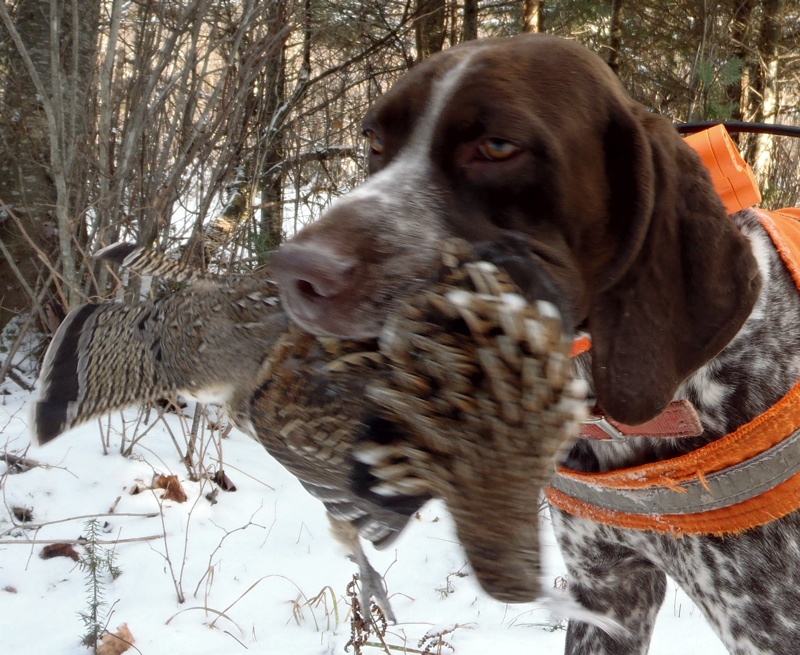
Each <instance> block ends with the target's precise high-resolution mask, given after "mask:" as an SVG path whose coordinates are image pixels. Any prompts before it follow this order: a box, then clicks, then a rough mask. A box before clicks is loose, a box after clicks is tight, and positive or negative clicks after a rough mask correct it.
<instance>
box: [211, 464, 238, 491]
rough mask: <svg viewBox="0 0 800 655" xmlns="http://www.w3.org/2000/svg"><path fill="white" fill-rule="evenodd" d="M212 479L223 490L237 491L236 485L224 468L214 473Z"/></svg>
mask: <svg viewBox="0 0 800 655" xmlns="http://www.w3.org/2000/svg"><path fill="white" fill-rule="evenodd" d="M211 479H212V480H213V481H214V482H216V483H217V484H218V485H219V488H220V489H222V490H223V491H236V485H235V484H233V482H232V481H231V479H230V478H229V477H228V474H227V473H225V471H223V470H222V469H220V470H219V471H217V472H216V473H214V475H213V477H212V478H211Z"/></svg>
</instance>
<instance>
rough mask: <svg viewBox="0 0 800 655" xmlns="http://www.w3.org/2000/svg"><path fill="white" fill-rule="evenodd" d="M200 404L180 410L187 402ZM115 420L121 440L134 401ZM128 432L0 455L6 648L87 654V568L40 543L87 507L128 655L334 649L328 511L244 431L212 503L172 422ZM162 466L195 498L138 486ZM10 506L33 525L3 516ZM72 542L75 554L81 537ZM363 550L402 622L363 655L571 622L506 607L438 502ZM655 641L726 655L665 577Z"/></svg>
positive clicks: (507, 641)
mask: <svg viewBox="0 0 800 655" xmlns="http://www.w3.org/2000/svg"><path fill="white" fill-rule="evenodd" d="M4 387H5V391H4V395H0V434H2V437H0V453H3V454H5V453H12V454H17V455H19V454H22V453H24V452H25V449H26V448H27V446H28V444H29V432H28V411H29V407H30V403H31V396H30V395H29V394H27V393H25V392H21V391H19V390H18V387H16V385H15V384H14V383H13V382H11V381H8V382H7V383H6V384H5V385H4ZM0 391H1V390H0ZM192 411H194V406H193V405H190V406H189V407H188V408H187V410H186V412H187V413H188V414H190V415H191V413H192ZM125 417H126V419H127V422H126V423H125V436H126V437H127V439H128V440H129V439H130V438H131V436H132V431H133V430H134V425H135V422H136V417H137V412H136V411H135V410H132V411H129V412H127V413H126V414H125ZM151 423H152V421H151ZM104 425H105V424H104ZM122 426H123V422H122V417H120V416H119V415H117V416H116V417H114V419H113V420H112V428H111V430H110V432H109V434H110V437H109V439H110V448H109V453H108V454H104V452H103V441H102V438H101V434H102V432H101V428H100V426H99V425H98V424H97V423H93V424H90V425H88V426H84V427H82V428H78V429H76V430H74V431H72V432H70V433H68V434H66V435H64V436H62V437H60V438H59V439H57V440H56V441H54V442H53V443H51V444H49V445H47V446H45V447H41V448H30V450H28V451H27V454H26V456H27V457H28V458H29V459H33V460H36V461H37V462H38V464H39V465H38V466H35V467H34V468H32V469H30V470H28V471H26V472H23V473H16V474H11V473H10V471H9V470H8V469H7V468H6V466H5V465H4V464H2V463H0V491H1V492H2V500H3V507H2V508H0V616H1V617H2V622H1V623H0V626H1V627H0V652H3V653H26V654H28V655H38V654H41V655H78V654H85V653H87V652H89V651H88V649H87V648H86V647H84V646H82V645H81V637H82V635H83V634H84V632H85V627H84V623H83V621H82V619H81V618H80V614H81V613H86V612H88V611H89V600H88V597H89V593H90V592H89V586H88V585H87V580H88V577H87V572H86V571H85V570H83V569H82V568H81V567H80V566H79V565H78V564H77V563H76V562H75V561H73V560H72V559H70V558H68V557H55V558H52V559H42V558H41V556H40V554H41V552H42V549H43V548H44V547H45V545H46V544H47V543H50V542H55V541H69V540H75V539H77V538H79V537H80V536H82V535H85V534H86V533H87V520H88V518H89V517H91V516H95V515H96V516H98V519H99V521H100V522H101V524H102V526H103V527H102V539H103V540H105V541H107V542H108V544H105V545H103V544H100V546H99V547H100V548H101V549H107V550H113V553H114V564H115V565H116V566H117V567H118V568H119V569H120V570H121V575H119V576H118V577H117V578H116V579H112V578H111V577H110V576H108V575H107V574H105V573H104V572H102V571H101V576H102V579H103V592H104V595H105V596H104V597H105V601H106V603H107V605H106V606H105V607H104V608H101V612H100V614H101V618H103V620H105V617H106V616H107V615H109V614H110V617H109V618H108V619H107V622H108V627H109V629H110V630H112V631H114V630H115V629H116V628H117V626H119V625H121V624H123V623H124V624H126V625H127V626H128V628H129V630H130V633H131V634H132V635H133V637H134V639H135V650H134V649H132V650H130V651H128V652H130V653H135V652H140V653H144V654H145V655H159V654H162V653H163V654H168V653H169V654H172V655H174V654H176V653H186V654H191V655H202V654H205V653H208V654H209V655H226V654H229V653H230V654H234V653H245V652H247V653H257V654H270V655H283V654H291V655H317V654H320V655H321V654H333V653H344V652H345V650H346V647H347V643H348V641H349V640H350V638H351V622H350V611H349V610H350V608H349V603H348V600H347V596H346V589H347V586H348V583H349V582H350V580H351V576H352V574H353V573H354V571H355V566H354V565H353V564H352V563H351V562H350V561H348V560H347V558H346V557H345V555H344V553H343V551H342V550H341V548H340V547H339V546H338V545H337V544H336V542H335V541H334V540H333V538H332V537H331V536H330V535H329V533H328V524H327V520H326V517H325V512H324V510H323V507H322V505H321V504H320V503H319V502H317V501H315V500H314V499H313V498H311V497H310V496H309V495H308V494H307V493H306V492H305V491H304V490H303V489H302V488H301V487H300V485H299V484H298V483H297V482H296V481H295V480H294V478H293V477H292V476H291V475H289V474H288V473H287V472H286V471H284V470H283V469H282V468H281V467H280V465H278V464H277V463H275V462H274V461H273V460H272V459H271V458H270V457H269V456H268V455H267V453H266V452H265V451H264V450H263V449H262V448H261V447H260V446H259V445H258V444H257V443H255V442H253V441H251V440H249V439H248V438H247V437H246V436H244V435H242V434H240V433H238V432H232V433H231V435H230V436H229V437H228V438H226V439H224V440H223V442H222V443H223V461H224V465H225V471H226V473H227V474H228V477H229V478H230V479H231V481H232V482H233V483H234V484H235V485H236V491H235V492H224V491H220V492H219V493H218V494H217V496H216V503H213V504H212V502H211V501H210V500H208V499H207V497H206V496H207V494H209V493H210V492H211V491H212V487H213V485H212V484H211V483H209V482H191V481H190V480H189V479H188V474H187V469H186V467H185V466H184V464H183V463H182V461H181V458H180V456H179V454H178V450H177V448H176V446H175V445H174V442H173V439H172V437H171V436H170V432H172V435H173V436H174V437H175V439H176V440H177V442H178V443H179V444H180V445H181V446H182V447H185V445H184V437H183V434H184V429H183V426H182V423H181V419H180V418H179V417H178V416H176V415H174V414H169V415H167V416H166V417H165V419H164V420H163V421H162V420H156V421H155V425H154V426H153V427H152V428H151V429H150V431H149V432H147V434H146V435H145V436H144V437H143V438H142V439H141V441H139V442H138V443H137V445H136V446H135V447H134V449H133V455H132V456H130V457H123V456H122V455H121V454H120V453H119V444H120V441H121V439H122V437H121V432H122ZM103 430H106V428H105V427H104V428H103ZM143 430H144V428H140V432H141V431H143ZM210 444H211V440H209V439H205V440H204V444H203V445H204V446H206V447H207V451H206V452H205V455H204V458H203V461H204V462H205V464H206V465H207V466H208V467H210V468H212V469H216V468H218V467H219V453H218V452H217V451H216V449H215V448H214V446H213V445H210ZM156 473H158V474H165V475H175V476H177V477H178V478H179V479H180V481H181V484H182V487H183V490H184V491H185V492H186V494H187V495H188V500H186V502H183V503H180V502H177V501H175V500H163V499H162V496H163V495H164V491H163V490H158V491H152V490H150V489H148V487H149V486H150V484H151V483H152V481H153V477H154V474H156ZM134 489H139V493H137V494H132V493H131V492H132V491H133V490H134ZM14 508H16V511H17V513H18V514H20V515H21V516H22V515H23V514H25V513H28V516H25V517H24V518H27V519H29V521H28V522H26V523H20V522H19V520H17V519H14V520H12V512H13V510H14ZM542 538H543V542H544V545H543V550H544V553H545V557H546V571H547V577H548V579H553V580H554V579H555V578H556V577H558V576H563V575H564V574H565V570H564V566H563V563H562V562H561V560H560V558H559V555H558V552H557V548H556V546H555V544H554V540H553V537H552V532H551V530H550V527H549V525H548V523H547V521H545V522H544V527H543V534H542ZM115 541H118V543H117V544H116V545H112V543H113V542H115ZM75 550H76V551H77V553H78V554H79V555H81V556H84V557H85V549H84V548H83V547H81V546H75ZM368 555H369V556H370V559H371V561H372V563H373V564H374V565H375V567H376V568H377V569H378V570H379V571H381V572H382V573H384V574H385V578H386V582H387V584H388V588H389V592H390V594H391V600H392V604H393V608H394V610H395V612H396V614H397V617H398V621H399V622H398V624H397V625H391V626H389V627H388V630H387V632H386V635H385V637H384V639H385V642H386V644H387V645H388V649H387V648H384V647H383V646H380V645H373V644H378V642H377V639H376V638H375V636H374V635H372V636H370V638H369V639H368V642H369V643H368V645H365V646H362V647H361V652H362V653H364V655H379V654H380V653H402V652H408V653H421V652H425V653H456V654H457V655H486V654H487V653H503V654H515V653H542V654H549V653H553V654H556V653H561V652H562V649H563V642H564V634H565V633H564V630H563V624H562V623H559V622H558V621H556V620H554V619H553V618H552V617H551V616H550V613H549V611H548V610H547V609H545V608H543V607H542V605H539V604H535V603H531V604H526V605H507V604H503V603H500V602H497V601H495V600H493V599H491V598H489V597H487V596H486V594H484V593H483V592H482V591H481V589H480V588H479V587H478V585H477V583H476V581H475V579H474V577H473V576H472V575H471V574H470V572H469V567H468V565H467V564H466V561H465V557H464V554H463V552H462V550H461V549H460V547H459V545H458V544H457V543H456V540H455V537H454V532H453V525H452V522H451V520H450V518H449V516H448V514H447V511H446V509H445V507H444V506H443V505H442V504H441V503H440V502H432V503H430V504H428V505H427V506H426V507H425V508H424V509H423V510H422V511H421V512H420V514H419V515H418V517H416V518H415V519H414V520H413V521H412V523H411V525H410V526H409V527H408V529H407V530H406V532H405V533H404V534H403V535H402V536H401V538H400V539H399V540H398V541H397V542H396V543H395V544H394V545H393V546H392V547H391V548H390V549H389V550H388V551H386V552H376V551H374V550H373V549H371V548H369V549H368ZM178 589H180V590H181V591H182V594H183V595H184V596H185V601H184V602H183V603H180V602H179V601H178V591H177V590H178ZM436 634H443V637H442V639H444V640H445V641H446V642H447V643H448V644H449V645H450V646H449V647H448V646H446V645H444V644H442V643H439V642H438V640H437V637H436V636H435V635H436ZM426 635H430V636H431V638H429V639H428V640H425V637H426ZM403 646H405V647H406V648H407V650H405V651H404V650H403V649H402V647H403ZM426 648H427V650H426ZM349 652H351V653H352V652H354V649H353V647H352V646H351V647H350V650H349ZM650 652H651V655H684V654H685V655H690V654H691V655H696V654H697V653H703V655H722V654H723V653H724V652H725V650H724V648H723V647H722V645H721V643H720V642H719V640H718V639H717V638H716V637H715V636H714V635H713V633H712V632H711V630H710V628H709V627H708V626H707V624H706V622H705V621H704V619H703V618H702V616H701V615H700V612H699V610H698V609H697V608H696V607H695V606H694V605H693V604H692V602H691V601H690V600H689V599H688V598H687V597H686V596H685V595H684V594H683V593H682V592H680V591H679V590H677V589H675V587H674V585H671V587H670V590H669V592H668V599H667V602H666V603H665V605H664V607H663V609H662V611H661V615H660V617H659V622H658V626H657V629H656V634H655V638H654V643H653V646H652V648H651V651H650Z"/></svg>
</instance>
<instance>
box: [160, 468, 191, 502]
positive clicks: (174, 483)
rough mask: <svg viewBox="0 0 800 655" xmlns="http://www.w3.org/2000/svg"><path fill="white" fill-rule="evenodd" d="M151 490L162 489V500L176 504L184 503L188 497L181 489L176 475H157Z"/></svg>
mask: <svg viewBox="0 0 800 655" xmlns="http://www.w3.org/2000/svg"><path fill="white" fill-rule="evenodd" d="M153 489H164V490H165V491H166V493H165V494H164V500H174V501H175V502H177V503H185V502H186V500H187V498H188V496H187V495H186V492H185V491H184V490H183V487H181V483H180V481H179V480H178V476H177V475H158V476H156V479H155V480H154V481H153Z"/></svg>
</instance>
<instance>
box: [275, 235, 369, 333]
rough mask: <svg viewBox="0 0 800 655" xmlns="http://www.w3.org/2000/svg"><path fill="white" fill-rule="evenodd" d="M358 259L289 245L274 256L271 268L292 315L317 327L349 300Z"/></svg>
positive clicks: (313, 246) (332, 251) (317, 249)
mask: <svg viewBox="0 0 800 655" xmlns="http://www.w3.org/2000/svg"><path fill="white" fill-rule="evenodd" d="M355 267H356V262H355V259H353V258H352V257H349V256H347V255H344V254H343V253H340V252H336V251H334V250H331V249H330V248H326V247H319V246H316V245H305V244H296V243H287V244H285V245H283V246H281V247H280V248H279V249H278V250H277V251H275V252H274V253H273V254H272V257H271V260H270V268H271V270H272V275H273V277H274V279H275V282H277V283H278V285H279V286H280V289H281V296H282V297H283V300H284V302H285V303H286V306H287V308H288V309H289V311H290V313H292V314H293V315H294V316H295V317H296V318H297V319H299V320H301V321H302V322H303V323H310V324H312V325H313V324H316V323H318V322H319V321H320V319H321V318H322V315H323V313H324V312H325V311H328V310H329V309H330V308H331V306H332V305H335V304H336V301H337V299H340V298H346V297H347V294H348V292H350V291H352V289H353V287H354V284H355V278H354V275H353V272H354V269H355Z"/></svg>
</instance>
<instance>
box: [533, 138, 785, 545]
mask: <svg viewBox="0 0 800 655" xmlns="http://www.w3.org/2000/svg"><path fill="white" fill-rule="evenodd" d="M686 140H687V142H688V143H689V144H690V145H692V147H694V148H695V149H696V150H698V152H699V154H700V155H701V158H702V159H703V162H704V163H705V164H706V166H708V168H709V169H710V171H711V174H712V179H713V181H714V185H715V188H716V189H717V191H718V192H719V193H720V196H721V198H722V199H723V202H724V203H725V205H726V208H727V209H728V212H729V213H733V212H735V211H738V210H740V209H743V208H744V207H747V206H750V205H753V204H755V203H757V202H759V201H760V199H761V198H760V193H759V192H758V187H757V186H756V183H755V179H754V177H753V174H752V171H751V170H750V167H749V166H748V165H747V164H746V163H745V162H744V161H743V160H742V158H741V156H740V155H739V153H738V151H737V150H736V147H735V145H734V144H733V142H732V140H731V139H730V137H729V136H728V133H727V132H726V131H725V128H724V127H722V126H716V127H714V128H712V129H711V130H706V131H705V132H700V133H699V134H696V135H693V136H692V137H689V138H687V139H686ZM759 213H760V219H761V222H762V224H763V225H764V228H765V229H766V231H767V232H768V234H769V236H770V237H771V239H772V241H773V242H774V244H775V248H776V249H777V251H778V253H779V254H780V256H781V258H782V260H783V262H784V263H785V265H786V267H787V269H788V270H789V271H790V273H791V275H792V278H793V280H794V282H795V284H796V285H797V287H798V290H800V208H797V207H795V208H789V209H781V210H779V211H775V212H766V211H761V210H759ZM586 346H587V344H586V343H585V342H584V343H583V344H582V345H581V349H585V348H586ZM756 466H757V467H760V468H759V474H758V475H756V476H752V475H751V474H752V471H753V470H754V469H753V467H756ZM751 479H754V480H756V481H755V482H754V483H752V484H750V481H751ZM545 494H546V496H547V498H548V500H549V501H550V503H551V504H553V505H555V506H556V507H558V508H559V509H562V510H564V511H566V512H568V513H570V514H574V515H576V516H579V517H581V518H586V519H589V520H592V521H596V522H599V523H604V524H606V525H611V526H615V527H621V528H633V529H637V530H654V531H657V532H668V533H673V534H675V535H683V534H713V535H725V534H735V533H738V532H742V531H743V530H747V529H749V528H754V527H757V526H760V525H764V524H765V523H769V522H770V521H774V520H776V519H779V518H781V517H783V516H785V515H787V514H789V513H791V512H793V511H795V510H796V509H798V508H800V382H798V383H797V384H796V385H795V386H794V387H793V388H792V389H791V391H789V393H787V394H786V395H785V396H784V397H783V398H782V399H781V400H779V401H778V402H777V403H776V404H775V405H773V406H772V407H771V408H770V409H768V410H767V411H766V412H765V413H764V414H762V415H760V416H758V417H756V418H755V419H753V420H752V421H750V422H749V423H747V424H746V425H743V426H742V427H740V428H739V429H738V430H736V431H735V432H732V433H731V434H728V435H725V436H724V437H722V438H721V439H719V440H717V441H714V442H712V443H710V444H708V445H707V446H704V447H703V448H700V449H698V450H696V451H694V452H691V453H688V454H686V455H683V456H681V457H676V458H673V459H669V460H664V461H660V462H654V463H651V464H646V465H643V466H635V467H631V468H626V469H620V470H617V471H610V472H607V473H581V472H578V471H574V470H571V469H568V468H566V467H564V466H560V467H558V468H557V470H556V475H555V476H554V478H553V480H552V483H551V485H550V486H548V487H547V489H546V490H545Z"/></svg>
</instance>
